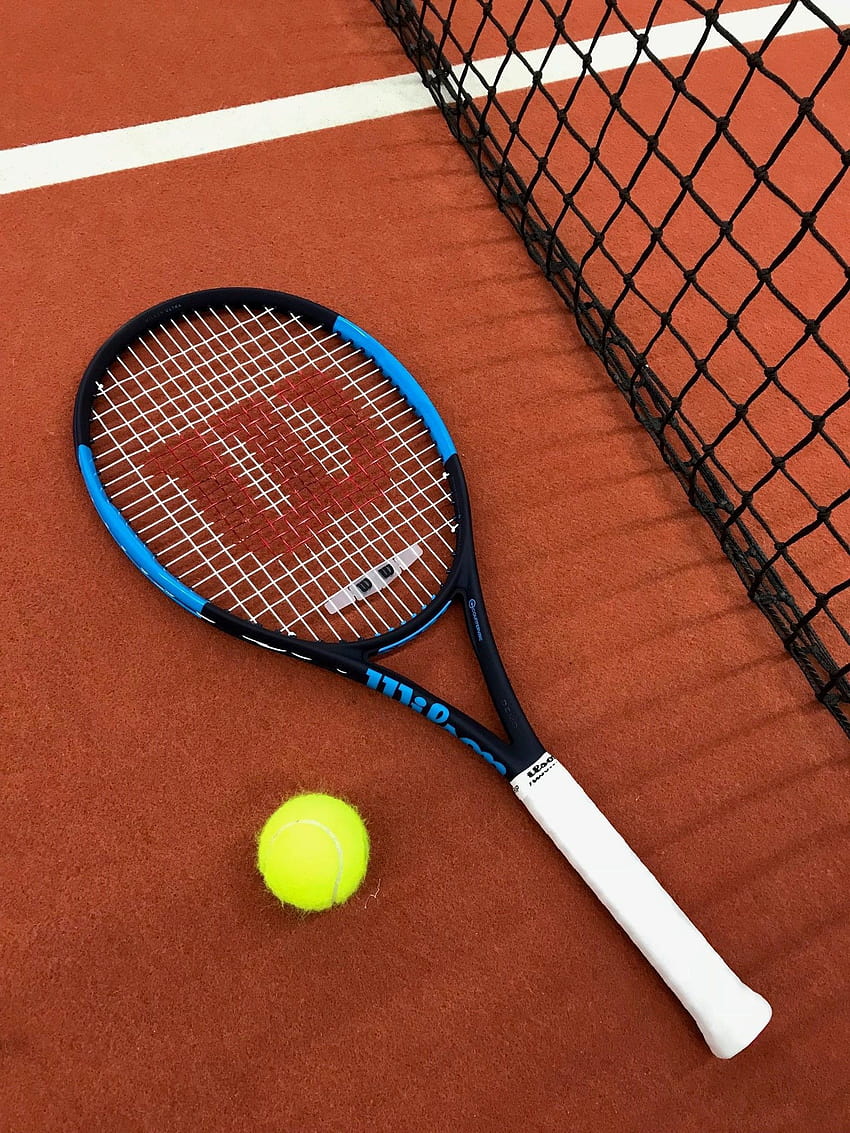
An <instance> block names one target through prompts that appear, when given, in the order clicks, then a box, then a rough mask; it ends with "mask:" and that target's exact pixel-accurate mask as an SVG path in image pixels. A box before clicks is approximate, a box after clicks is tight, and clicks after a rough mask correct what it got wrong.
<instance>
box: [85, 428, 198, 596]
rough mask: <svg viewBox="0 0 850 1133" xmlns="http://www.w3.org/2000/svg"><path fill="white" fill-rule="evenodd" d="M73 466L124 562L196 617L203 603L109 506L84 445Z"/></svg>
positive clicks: (90, 451)
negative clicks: (132, 566) (125, 559)
mask: <svg viewBox="0 0 850 1133" xmlns="http://www.w3.org/2000/svg"><path fill="white" fill-rule="evenodd" d="M77 463H78V464H79V466H80V471H81V472H82V474H83V481H84V483H85V485H86V488H87V489H88V493H89V495H90V496H91V499H92V503H93V504H94V506H95V510H96V511H97V514H98V515H99V516H100V518H101V519H102V520H103V523H104V525H105V527H106V529H107V531H108V532H109V534H110V535H111V536H112V538H113V539H114V540H115V542H116V543H117V544H118V546H119V547H120V548H121V550H122V551H123V552H124V554H125V555H126V556H127V558H128V559H129V560H130V561H131V562H132V563H133V564H134V566H136V567H138V568H139V570H140V571H141V572H142V574H143V575H145V577H146V578H149V579H150V580H151V582H153V583H154V584H155V585H156V586H158V587H159V589H160V590H161V591H162V592H163V593H164V594H167V595H168V597H169V598H173V599H174V601H175V602H177V604H178V605H180V606H182V607H183V609H184V610H188V611H189V613H190V614H197V615H200V613H201V611H202V610H203V608H204V606H205V605H206V602H205V600H204V599H203V598H199V597H198V595H197V594H196V593H195V592H194V590H190V589H189V587H188V586H185V585H184V584H183V583H182V582H181V581H180V580H179V579H177V578H175V577H174V575H173V574H169V572H168V571H167V570H166V569H165V567H163V566H162V565H161V564H160V562H159V560H158V559H157V558H156V556H155V555H153V554H152V553H151V551H149V550H148V548H147V547H146V546H145V544H144V543H143V542H142V540H141V539H140V538H139V536H138V535H137V534H136V533H135V531H134V530H133V529H132V527H131V526H130V524H129V523H128V522H127V520H126V519H125V518H124V517H123V515H122V514H121V512H120V511H119V510H118V508H117V507H115V505H114V504H112V503H110V502H109V498H108V496H107V495H106V491H105V489H104V487H103V485H102V484H101V482H100V477H99V476H98V474H97V470H96V469H95V465H94V456H93V454H92V450H91V449H90V448H89V447H88V445H79V446H78V447H77Z"/></svg>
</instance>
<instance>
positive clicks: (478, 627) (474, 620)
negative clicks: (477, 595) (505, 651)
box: [467, 598, 484, 641]
mask: <svg viewBox="0 0 850 1133" xmlns="http://www.w3.org/2000/svg"><path fill="white" fill-rule="evenodd" d="M467 605H468V606H469V614H470V617H471V618H472V624H473V625H474V626H475V636H476V637H477V638H478V640H479V641H483V640H484V636H483V634H482V633H481V623H480V622H479V620H478V611H477V609H476V607H477V605H478V603H477V602H476V601H475V599H474V598H470V599H469V601H468V602H467Z"/></svg>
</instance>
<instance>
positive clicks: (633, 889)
mask: <svg viewBox="0 0 850 1133" xmlns="http://www.w3.org/2000/svg"><path fill="white" fill-rule="evenodd" d="M512 786H513V788H514V791H515V792H516V794H517V795H518V797H519V798H520V799H521V800H522V802H523V803H524V804H525V806H526V807H527V808H528V810H529V811H530V813H531V814H532V815H533V816H534V818H535V819H536V821H537V822H538V823H539V824H540V825H541V826H542V827H543V829H544V830H545V831H546V833H547V834H548V835H549V837H550V838H551V839H552V841H553V842H554V843H555V845H556V846H557V847H558V849H559V850H560V851H561V853H562V854H563V855H564V856H565V857H566V858H567V860H568V861H569V863H570V865H572V866H573V868H574V869H575V870H576V871H577V873H579V874H580V876H581V877H582V878H583V879H584V881H585V882H586V883H587V884H588V885H589V886H590V888H591V889H592V890H593V892H594V893H595V894H596V896H597V897H598V898H599V900H600V901H601V902H602V903H603V905H605V907H606V908H607V909H608V911H609V912H610V913H611V915H612V916H613V917H614V919H615V920H616V921H617V922H618V923H619V924H620V926H621V927H622V928H623V929H624V930H625V931H626V932H627V933H628V935H629V936H630V937H631V939H632V940H633V941H634V943H635V944H636V945H637V947H638V948H639V949H640V950H641V952H642V953H643V954H644V956H645V957H646V958H647V960H649V962H650V964H652V966H653V967H654V968H655V970H656V971H657V972H658V974H659V975H660V976H661V977H662V979H663V980H664V981H665V983H667V985H668V986H669V987H670V988H671V990H672V991H673V992H674V993H675V995H676V996H677V997H678V998H679V999H680V1000H681V1002H682V1004H683V1005H684V1006H685V1007H686V1008H687V1010H688V1011H689V1012H690V1013H691V1015H692V1016H693V1017H694V1019H695V1020H696V1023H697V1025H698V1027H699V1029H700V1030H701V1031H702V1033H703V1036H704V1037H705V1041H706V1042H707V1043H708V1046H709V1048H710V1049H711V1051H712V1053H713V1054H715V1055H717V1057H718V1058H731V1057H732V1056H733V1055H735V1054H737V1053H738V1052H739V1051H741V1050H743V1049H744V1047H746V1046H748V1045H749V1043H751V1042H752V1041H753V1039H754V1038H755V1037H756V1035H758V1034H759V1032H760V1031H761V1030H762V1029H763V1028H764V1027H765V1026H766V1025H767V1022H768V1021H769V1019H770V1016H771V1008H770V1005H769V1004H768V1003H767V1001H766V1000H765V999H763V998H762V996H760V995H759V994H758V993H757V992H754V991H753V990H752V989H751V988H749V987H747V986H746V984H744V983H743V982H742V981H741V980H740V979H739V978H738V976H736V975H735V973H734V972H733V971H732V970H731V969H730V968H729V967H728V966H727V964H726V963H725V962H724V961H723V960H722V959H721V957H720V956H719V955H718V954H717V952H715V950H714V949H713V948H712V947H711V945H710V944H709V943H708V941H707V940H706V939H705V937H704V936H703V935H702V933H701V932H700V931H699V930H698V929H697V928H696V927H695V926H694V925H693V924H692V923H691V922H690V921H689V920H688V918H687V917H686V916H685V914H684V913H683V912H682V910H681V909H680V908H679V906H678V905H677V904H676V902H675V901H674V900H673V898H672V897H671V896H670V895H669V894H668V893H666V892H665V891H664V889H663V888H662V887H661V885H660V884H659V883H658V881H656V879H655V877H653V875H652V874H651V873H650V871H649V870H648V869H647V867H646V866H645V865H644V864H643V862H641V861H640V859H639V858H638V857H637V855H636V854H635V853H634V851H633V850H632V849H631V848H630V847H629V846H628V844H627V843H626V841H625V840H624V839H623V838H622V836H621V835H620V834H618V833H617V831H616V830H615V829H614V827H613V826H612V825H611V823H610V822H609V821H608V819H607V818H605V816H604V815H603V814H602V812H601V811H600V810H599V809H598V807H596V806H595V804H594V803H593V802H592V801H591V799H590V798H588V796H587V795H586V794H585V792H584V791H583V790H582V788H581V787H580V786H579V784H578V783H577V782H576V781H575V779H573V777H572V776H571V775H570V773H569V772H568V771H567V770H566V768H565V767H564V766H563V765H562V764H561V763H559V762H558V761H557V760H556V759H555V758H554V757H553V756H550V755H548V754H547V755H545V756H543V758H542V759H541V760H540V761H539V762H538V763H537V764H535V765H534V767H532V768H529V769H528V770H526V771H524V772H522V774H520V775H518V776H516V778H515V779H514V780H513V781H512Z"/></svg>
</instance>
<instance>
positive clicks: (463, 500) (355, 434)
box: [74, 288, 771, 1058]
mask: <svg viewBox="0 0 850 1133" xmlns="http://www.w3.org/2000/svg"><path fill="white" fill-rule="evenodd" d="M74 437H75V443H76V452H77V459H78V462H79V466H80V470H81V472H82V475H83V479H84V481H85V484H86V487H87V489H88V492H89V495H90V496H91V499H92V502H93V503H94V506H95V508H96V510H97V512H98V514H99V516H100V518H101V519H102V520H103V522H104V523H105V525H106V527H107V528H108V530H109V531H110V533H111V534H112V535H113V537H114V538H115V540H116V541H117V543H118V544H119V546H120V547H121V548H122V550H123V551H124V552H125V553H126V554H127V555H128V556H129V558H130V559H131V560H132V562H133V563H134V564H135V565H136V566H137V567H138V568H139V570H141V571H142V572H143V573H144V574H145V575H147V577H148V578H149V579H150V580H151V581H152V582H154V583H155V584H156V585H157V586H158V587H159V588H160V589H161V590H163V591H164V592H165V593H166V594H167V595H168V596H169V597H170V598H172V599H173V600H174V601H175V602H177V603H178V604H179V605H180V606H182V607H184V609H186V610H189V611H190V612H191V613H193V614H196V615H197V616H198V617H200V618H203V619H204V620H205V621H208V622H210V623H212V625H214V626H217V627H218V628H219V629H222V630H224V631H225V632H227V633H230V634H234V635H236V636H237V637H240V638H242V639H243V640H244V641H249V642H251V643H253V644H254V645H259V646H261V647H262V648H264V649H269V650H271V651H272V652H275V653H282V654H284V655H285V656H287V657H295V658H297V659H298V660H300V661H306V662H309V663H310V664H313V665H318V666H319V667H320V668H322V669H328V670H330V671H332V672H335V673H340V674H341V675H342V676H344V677H348V678H349V679H350V680H353V681H357V682H359V683H360V684H362V685H365V686H366V687H367V688H371V689H374V690H375V691H377V692H380V693H382V694H383V695H384V696H387V697H390V698H391V699H392V700H395V701H398V702H399V703H401V704H404V705H406V706H407V707H408V708H410V709H412V710H413V711H414V712H418V713H419V714H420V715H421V716H424V717H426V718H427V719H428V720H431V721H433V723H435V724H437V725H439V726H440V727H441V728H443V729H445V730H446V731H448V732H450V733H451V734H452V735H455V736H457V738H458V739H459V740H460V741H461V742H462V743H464V744H466V745H467V746H468V747H470V748H471V749H472V750H473V751H474V752H476V753H477V754H478V755H480V756H481V757H483V758H484V759H485V760H487V762H488V763H490V764H491V765H492V766H493V767H494V768H495V769H496V771H498V772H499V773H500V774H501V775H503V776H505V778H506V779H507V780H508V782H509V783H510V784H511V786H512V787H513V790H514V792H515V793H516V796H517V798H518V799H519V800H520V802H522V803H523V804H524V805H525V806H526V808H527V809H528V811H529V812H530V813H531V814H532V815H533V817H534V818H535V819H536V820H537V822H538V823H539V824H540V826H542V827H543V829H544V830H545V831H546V833H547V834H548V835H549V837H550V838H551V839H552V841H553V842H554V843H555V845H556V846H557V847H558V849H559V850H560V851H561V852H562V853H563V855H564V856H565V857H566V858H567V860H568V861H569V862H570V864H571V865H572V866H573V867H574V868H575V869H576V870H577V872H578V873H579V874H580V875H581V877H582V878H583V879H584V880H585V882H586V883H587V884H588V885H589V886H590V888H591V889H592V890H593V892H594V893H595V894H596V895H597V897H598V898H599V899H600V900H601V901H602V903H603V904H604V905H605V906H606V907H607V908H608V910H609V911H610V912H611V914H612V915H613V916H614V917H615V919H616V920H617V921H618V922H619V924H620V925H621V926H622V927H623V929H624V930H625V931H626V932H627V933H628V935H629V936H630V937H631V939H632V940H633V941H634V943H635V944H636V945H637V947H638V948H639V949H640V950H641V952H643V954H644V956H646V958H647V959H648V960H649V962H650V963H651V964H652V966H653V967H654V968H655V969H656V971H657V972H658V973H659V974H660V975H661V976H662V978H663V979H664V980H665V982H666V983H667V984H668V985H669V987H670V988H671V989H672V990H673V992H674V993H675V994H676V995H677V996H678V998H679V999H680V1000H681V1002H682V1003H683V1004H684V1006H685V1007H686V1008H687V1010H688V1011H689V1012H690V1013H691V1015H692V1016H693V1017H694V1019H695V1020H696V1023H697V1025H698V1026H699V1028H700V1030H701V1031H702V1033H703V1035H704V1036H705V1039H706V1042H707V1043H708V1045H709V1047H710V1048H711V1050H712V1051H713V1052H714V1054H716V1055H718V1056H719V1057H721V1058H729V1057H731V1056H732V1055H734V1054H737V1053H738V1052H739V1051H740V1050H742V1049H743V1048H744V1047H746V1046H747V1045H748V1044H749V1043H750V1042H751V1041H752V1040H753V1039H754V1038H755V1037H756V1035H757V1034H758V1033H759V1032H760V1031H761V1030H762V1028H763V1027H764V1026H765V1025H766V1024H767V1022H768V1020H769V1018H770V1014H771V1010H770V1007H769V1005H768V1003H767V1002H766V1001H765V1000H764V999H763V998H762V997H761V996H760V995H758V994H757V993H756V992H754V991H752V990H751V989H750V988H748V987H747V986H746V985H745V984H744V983H742V982H741V980H740V979H739V978H738V977H737V976H736V975H735V974H734V973H733V972H732V971H731V970H730V969H729V968H728V967H727V965H726V964H725V963H724V961H723V960H722V959H721V958H720V956H719V955H718V954H717V953H716V952H715V951H714V949H713V948H712V947H711V945H710V944H709V943H708V942H707V941H706V940H705V938H704V937H703V936H702V934H701V933H700V932H699V931H698V929H696V928H695V927H694V925H693V924H692V923H691V922H690V921H689V920H688V918H687V917H686V916H685V915H684V913H683V912H682V911H681V910H680V909H679V907H678V906H677V905H676V903H675V902H674V901H673V899H672V898H671V897H670V896H669V895H668V894H667V893H666V892H665V891H664V890H663V889H662V887H661V886H660V885H659V883H658V882H657V881H656V879H655V878H654V877H653V875H652V874H651V873H650V872H649V870H648V869H647V868H646V866H644V865H643V864H642V862H641V861H640V860H639V859H638V858H637V857H636V855H635V854H634V853H633V852H632V850H631V849H630V848H629V846H628V845H627V844H626V842H625V841H624V840H623V838H622V837H621V836H620V835H619V834H618V833H617V832H616V831H615V830H614V828H613V827H612V826H611V824H610V823H609V822H608V820H607V819H606V818H605V817H604V816H603V815H602V814H601V812H600V811H599V810H598V809H597V808H596V806H595V805H594V804H593V802H591V800H590V799H589V798H588V796H587V795H586V794H585V792H584V791H583V790H582V789H581V787H580V786H579V785H578V784H577V783H576V781H575V780H574V779H573V778H572V776H571V775H570V774H569V773H568V771H567V770H566V769H565V768H564V767H563V766H562V764H561V763H559V762H558V760H557V759H556V758H555V757H554V756H553V755H550V754H548V753H547V752H546V751H545V749H544V748H543V746H542V744H541V743H540V742H539V740H538V739H537V737H536V736H535V734H534V732H533V731H532V729H531V726H530V724H529V723H528V720H527V719H526V717H525V715H524V713H523V711H522V709H521V707H520V705H519V702H518V701H517V698H516V696H515V695H514V692H513V690H512V688H511V685H510V683H509V681H508V678H507V675H506V674H505V670H504V668H503V666H502V663H501V661H500V659H499V654H498V652H497V649H496V645H495V642H494V639H493V634H492V632H491V629H490V624H489V622H488V619H487V612H486V609H485V606H484V599H483V597H482V594H481V586H480V583H479V580H478V571H477V567H476V562H475V553H474V550H473V543H472V528H471V524H470V511H469V500H468V496H467V490H466V485H465V483H464V478H463V474H462V472H461V467H460V461H459V460H458V456H457V453H456V452H455V448H454V445H453V444H452V440H451V438H450V436H449V433H448V430H447V429H446V427H445V425H444V424H443V422H442V421H441V420H440V417H439V416H438V414H437V412H436V410H435V409H434V407H433V405H432V404H431V402H430V401H429V400H428V398H427V396H426V395H425V393H424V392H423V390H422V389H421V387H420V386H419V385H418V384H417V383H416V382H415V381H414V379H413V378H412V377H411V375H410V374H409V373H408V372H407V371H406V370H405V369H404V368H403V366H402V365H401V364H400V363H399V362H398V361H397V360H396V359H395V358H394V357H393V356H392V354H390V352H389V351H388V350H386V349H385V348H384V347H383V346H381V345H380V343H378V342H377V341H376V340H375V339H374V338H372V337H371V336H370V335H368V334H366V333H365V332H364V331H362V330H361V329H360V328H359V327H357V326H355V325H354V323H351V322H349V321H348V320H347V319H345V318H343V317H342V316H340V315H337V314H336V313H335V312H333V311H330V310H328V309H327V308H325V307H322V306H318V305H317V304H315V303H311V302H308V301H306V300H304V299H299V298H296V297H295V296H292V295H285V294H282V293H281V292H277V291H265V290H259V289H254V288H221V289H216V290H210V291H200V292H196V293H194V294H190V295H183V296H180V297H179V298H176V299H171V300H169V301H168V302H166V303H162V304H160V305H159V306H156V307H153V308H151V309H150V310H149V311H146V312H144V313H143V314H141V315H139V316H138V317H137V318H134V319H132V320H131V321H130V322H129V323H127V324H126V325H125V326H124V327H122V328H121V329H120V330H118V331H117V332H116V333H115V334H114V335H112V337H111V338H110V339H109V340H108V341H107V342H106V343H105V344H104V345H103V346H102V347H101V349H100V350H99V351H98V352H97V354H96V355H95V357H94V358H93V360H92V362H91V363H90V365H89V366H88V368H87V370H86V372H85V374H84V376H83V379H82V382H81V384H80V388H79V392H78V394H77V400H76V406H75V412H74ZM455 600H457V601H459V602H460V603H461V604H462V606H463V610H464V615H465V619H466V627H467V630H468V633H469V638H470V641H471V643H472V647H473V649H474V651H475V654H476V657H477V659H478V662H479V664H480V666H481V671H482V673H483V676H484V679H485V681H486V683H487V687H488V689H489V692H490V695H491V697H492V700H493V704H494V706H495V709H496V711H497V713H498V715H499V718H500V720H501V722H502V725H503V726H504V729H505V733H506V735H507V736H508V737H509V740H508V742H505V741H503V740H501V739H500V738H499V737H497V736H496V735H494V734H493V733H492V732H491V731H489V730H488V729H487V728H485V727H484V726H483V725H481V724H480V723H478V722H477V721H476V720H474V719H472V718H471V717H470V716H468V715H467V714H465V713H464V712H461V711H460V710H459V709H457V708H455V707H453V706H452V705H451V704H450V703H449V702H448V701H447V700H446V699H445V698H437V697H435V696H434V695H433V694H432V693H430V692H428V691H427V690H426V689H424V688H422V687H421V686H420V685H418V684H416V683H415V682H414V681H412V680H410V679H408V678H407V677H404V676H401V675H399V674H398V673H396V672H394V671H392V670H391V669H388V668H386V667H385V666H384V665H383V663H382V660H381V659H382V658H383V657H384V656H385V655H386V654H387V653H390V652H392V651H393V650H395V649H397V648H398V647H399V646H401V645H404V644H405V643H406V642H409V641H410V640H411V639H413V638H415V637H416V636H417V634H420V633H422V632H423V631H424V630H426V629H428V627H429V626H431V625H432V624H433V623H434V622H435V621H436V620H437V619H438V618H439V617H440V615H441V614H443V613H444V612H445V611H446V610H447V609H448V607H449V606H450V605H451V604H452V602H454V601H455Z"/></svg>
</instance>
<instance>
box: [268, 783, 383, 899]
mask: <svg viewBox="0 0 850 1133" xmlns="http://www.w3.org/2000/svg"><path fill="white" fill-rule="evenodd" d="M368 862H369V835H368V833H367V832H366V827H365V826H364V824H363V819H362V818H361V817H360V815H359V814H358V813H357V811H356V810H355V809H354V807H352V806H349V805H348V803H345V802H343V801H342V799H335V798H334V797H333V796H332V795H319V794H310V795H296V796H295V797H294V798H291V799H289V800H288V801H287V802H285V803H284V804H283V806H280V807H278V809H277V810H276V811H275V812H274V814H273V815H272V816H271V817H270V818H269V819H268V821H267V822H266V824H265V826H264V827H263V829H262V830H261V831H260V838H259V845H258V848H257V868H258V869H259V871H260V873H261V874H262V876H263V880H264V881H265V883H266V885H267V886H268V888H269V889H270V890H271V891H272V893H274V895H275V897H277V898H278V899H279V900H280V901H282V902H283V903H284V904H285V905H294V907H295V908H296V909H303V910H304V911H305V912H311V913H318V912H321V911H322V910H323V909H330V908H331V907H332V906H333V905H341V904H342V903H343V902H344V901H347V900H348V898H349V897H350V896H351V895H352V893H354V892H356V891H357V889H358V888H359V887H360V883H361V882H362V880H363V878H364V877H365V875H366V866H367V865H368Z"/></svg>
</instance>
